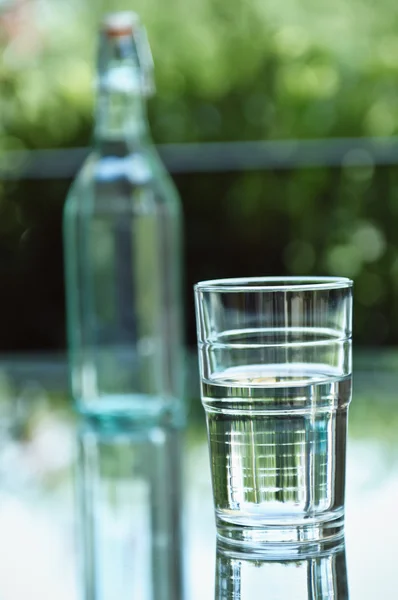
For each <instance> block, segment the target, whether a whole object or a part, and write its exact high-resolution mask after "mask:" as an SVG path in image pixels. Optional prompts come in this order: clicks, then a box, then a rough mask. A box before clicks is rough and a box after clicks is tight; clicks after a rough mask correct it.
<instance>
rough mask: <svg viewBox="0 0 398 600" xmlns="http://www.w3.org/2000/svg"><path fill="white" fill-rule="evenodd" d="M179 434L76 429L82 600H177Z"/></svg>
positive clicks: (95, 425) (96, 424)
mask: <svg viewBox="0 0 398 600" xmlns="http://www.w3.org/2000/svg"><path fill="white" fill-rule="evenodd" d="M180 435H181V434H180V432H179V431H178V430H176V429H174V428H170V429H166V428H161V427H156V426H155V427H151V428H150V429H146V430H145V429H143V428H141V427H139V426H137V428H136V429H134V428H132V427H129V428H126V429H124V430H123V429H121V428H117V429H115V428H113V427H112V426H108V425H106V424H104V422H103V421H101V420H98V421H93V422H90V420H87V421H85V422H84V423H83V424H82V425H81V428H80V431H79V438H78V444H79V469H78V489H79V505H80V530H81V531H80V533H81V541H82V548H83V556H82V560H83V572H84V587H85V595H84V597H85V599H86V600H100V599H102V600H108V599H109V598H139V599H140V600H180V598H181V597H182V588H181V586H182V584H181V576H182V575H181V562H180V556H181V550H182V541H181V506H180V498H181V489H180V483H181V482H180V469H179V458H180V456H179V444H180Z"/></svg>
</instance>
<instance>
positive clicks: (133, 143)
mask: <svg viewBox="0 0 398 600" xmlns="http://www.w3.org/2000/svg"><path fill="white" fill-rule="evenodd" d="M152 66H153V65H152V60H151V53H150V48H149V45H148V42H147V38H146V34H145V30H144V28H143V27H142V25H141V24H140V22H139V20H138V17H136V15H134V14H133V13H115V14H113V15H109V16H107V17H106V18H105V19H104V21H103V26H102V31H101V34H100V46H99V61H98V79H97V103H96V113H95V128H94V143H93V149H92V152H91V154H90V155H89V157H88V158H87V160H86V161H85V163H84V165H83V167H82V169H81V170H80V172H79V174H78V175H77V178H76V180H75V181H74V183H73V184H72V186H71V189H70V191H69V194H68V197H67V200H66V204H65V209H64V250H65V266H66V298H67V323H68V346H69V357H70V376H71V391H72V395H73V397H74V400H75V402H76V406H77V409H78V411H79V412H80V413H81V414H83V415H84V414H86V415H97V416H98V417H100V418H104V419H107V418H109V419H114V418H119V419H122V420H123V419H127V420H128V419H131V418H133V419H137V418H138V419H141V420H144V421H145V420H146V421H148V422H150V421H151V420H153V419H156V420H159V418H164V419H165V420H166V421H167V418H169V417H170V415H173V414H174V411H175V412H176V414H181V406H180V404H181V398H182V379H183V369H182V335H181V329H182V323H181V321H182V310H181V265H180V263H181V220H182V216H181V206H180V200H179V197H178V194H177V192H176V190H175V188H174V186H173V184H172V181H171V179H170V177H169V175H168V174H167V172H166V170H165V169H164V167H163V165H162V163H161V161H160V159H159V157H158V154H157V152H156V149H155V147H154V145H153V143H152V141H151V137H150V132H149V127H148V122H147V116H146V97H147V96H148V95H150V94H151V93H152V91H153V80H152Z"/></svg>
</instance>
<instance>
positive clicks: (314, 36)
mask: <svg viewBox="0 0 398 600" xmlns="http://www.w3.org/2000/svg"><path fill="white" fill-rule="evenodd" d="M110 9H112V10H115V9H133V10H136V11H137V12H138V13H140V15H141V17H142V20H143V21H144V23H145V24H146V26H147V29H148V34H149V38H150V42H151V46H152V50H153V55H154V60H155V65H156V82H157V89H158V94H157V96H156V98H155V99H153V100H152V101H151V103H150V107H149V114H150V121H151V126H152V132H153V136H154V139H155V140H156V142H160V143H162V142H193V141H194V142H204V141H228V140H231V141H232V140H233V141H236V140H260V139H266V140H280V139H292V138H293V139H307V138H332V137H361V136H394V135H396V134H397V130H398V77H397V76H398V36H397V35H396V31H397V29H398V12H397V11H396V9H395V5H394V3H393V2H387V3H383V4H382V5H380V6H378V5H376V4H375V3H374V2H371V1H370V0H352V2H350V3H347V2H344V1H343V0H336V2H334V3H328V2H326V0H316V1H315V0H284V2H280V1H279V0H228V2H226V1H225V0H169V1H168V2H164V1H163V0H131V1H129V2H121V1H113V2H110V1H105V0H103V1H102V2H94V0H91V1H88V0H87V1H86V2H81V1H80V0H69V1H68V2H66V1H65V0H41V2H40V3H36V4H33V3H32V13H31V14H32V18H30V19H29V22H28V23H26V24H25V28H24V27H22V33H20V34H19V35H17V36H16V37H15V38H13V40H12V41H10V38H9V37H7V35H2V36H0V37H1V39H2V47H3V52H2V60H1V63H0V104H1V111H0V157H1V155H2V154H3V156H4V152H5V151H7V150H13V149H25V148H26V149H29V148H56V147H68V146H80V145H85V144H88V143H89V141H90V131H91V126H92V109H93V96H94V94H93V91H94V90H93V78H94V73H95V70H94V67H95V46H96V31H97V27H98V23H99V21H100V18H101V14H102V13H103V12H105V11H107V10H110ZM355 158H356V157H355V156H352V155H351V156H350V155H348V156H346V159H345V160H344V164H343V166H342V168H341V169H340V168H339V169H330V168H319V169H305V170H295V171H290V172H275V171H270V172H267V173H264V172H262V173H260V172H257V173H242V174H229V175H222V176H221V175H220V176H209V177H206V176H200V177H198V176H196V177H193V176H185V177H180V178H177V184H178V186H179V189H180V192H181V195H182V197H183V202H184V207H185V212H186V215H187V240H188V242H187V244H188V250H187V252H188V276H187V281H188V284H189V286H190V283H191V280H192V281H193V280H194V279H199V278H201V277H202V276H203V277H207V276H213V275H230V274H231V275H233V274H243V272H244V273H245V274H246V273H247V274H250V272H253V274H254V273H256V274H269V273H280V272H285V273H290V274H295V273H297V274H298V273H300V274H306V273H332V274H341V275H347V276H351V277H353V278H354V279H355V282H356V287H355V297H356V308H355V325H356V329H357V340H358V341H363V342H366V343H378V342H394V343H396V342H397V341H398V311H396V310H395V304H396V296H397V292H398V247H397V234H396V230H397V228H396V219H397V214H398V169H397V168H395V167H388V168H387V167H383V168H381V167H378V168H375V166H374V165H373V163H372V160H371V158H370V157H369V160H368V162H367V166H363V167H361V168H356V167H353V166H351V165H352V162H355ZM365 159H366V156H365ZM8 166H9V168H10V169H12V168H14V167H15V165H13V164H10V165H8ZM0 186H1V187H0V215H1V216H2V218H1V219H0V236H1V240H2V247H3V254H1V253H0V262H1V256H5V257H6V258H7V257H8V256H9V254H7V252H8V251H9V252H11V253H12V249H13V247H14V246H15V244H17V243H18V244H19V240H20V236H21V234H22V233H23V232H25V234H26V231H27V232H28V234H29V232H30V231H31V230H32V229H33V230H34V229H35V228H37V227H39V230H40V227H41V225H42V222H43V220H44V221H45V220H46V215H48V214H49V213H51V210H54V211H55V213H54V214H57V215H59V204H60V202H61V200H60V199H61V198H63V195H64V192H65V189H66V188H65V189H64V187H62V184H59V185H58V187H57V186H55V185H50V184H49V185H48V186H47V188H46V189H45V190H44V188H40V189H37V188H29V186H26V185H22V184H21V185H19V186H18V185H15V184H13V185H10V184H7V185H6V184H5V183H4V182H3V184H0ZM33 200H34V202H33ZM51 203H53V205H52V208H51ZM57 210H58V212H57ZM40 231H41V230H40ZM36 235H45V234H43V232H41V233H40V234H37V233H36ZM28 238H29V235H28ZM4 249H6V250H7V252H6V253H5V254H4V252H5V250H4ZM0 250H1V248H0ZM6 258H5V259H4V260H6ZM43 285H44V284H43ZM0 308H1V307H0Z"/></svg>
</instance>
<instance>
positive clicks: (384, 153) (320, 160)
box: [0, 137, 398, 180]
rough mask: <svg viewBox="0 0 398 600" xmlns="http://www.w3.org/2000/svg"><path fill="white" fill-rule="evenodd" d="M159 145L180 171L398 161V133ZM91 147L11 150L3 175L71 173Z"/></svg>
mask: <svg viewBox="0 0 398 600" xmlns="http://www.w3.org/2000/svg"><path fill="white" fill-rule="evenodd" d="M158 149H159V152H160V154H161V156H162V158H163V160H164V162H165V164H166V167H167V168H168V169H169V171H170V172H172V173H176V174H178V173H211V172H218V173H219V172H226V171H257V170H263V169H264V170H266V169H293V168H300V167H328V166H329V167H339V166H372V165H394V164H396V163H397V162H398V137H389V138H334V139H320V140H286V141H257V142H213V143H203V144H162V145H159V146H158ZM88 151H89V149H88V148H68V149H56V150H31V151H15V152H8V153H5V154H3V155H2V156H1V157H0V178H1V179H14V180H15V179H59V178H66V179H67V178H71V177H73V176H74V175H75V173H76V171H77V170H78V168H79V166H80V165H81V163H82V162H83V160H84V158H85V157H86V156H87V153H88Z"/></svg>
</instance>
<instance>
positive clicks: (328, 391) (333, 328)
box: [195, 277, 352, 551]
mask: <svg viewBox="0 0 398 600" xmlns="http://www.w3.org/2000/svg"><path fill="white" fill-rule="evenodd" d="M195 306H196V317H197V333H198V349H199V369H200V376H201V395H202V403H203V406H204V409H205V412H206V420H207V430H208V441H209V450H210V463H211V471H212V484H213V499H214V506H215V516H216V526H217V533H218V536H219V538H221V539H222V540H224V541H227V542H229V543H231V544H238V545H239V544H245V545H249V546H250V545H254V546H258V545H263V546H264V548H270V545H271V546H272V545H273V544H280V543H283V544H284V546H285V548H286V549H288V548H290V549H291V550H292V551H296V549H297V547H298V546H300V544H303V543H304V544H306V543H307V544H308V543H329V542H330V543H334V540H336V539H337V538H339V537H341V536H342V535H343V533H344V488H345V463H346V428H347V411H348V406H349V402H350V400H351V362H352V361H351V321H352V317H351V315H352V281H350V280H349V279H346V278H337V277H301V278H298V277H288V278H280V277H273V278H246V279H222V280H213V281H204V282H200V283H198V284H197V285H196V286H195Z"/></svg>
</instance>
